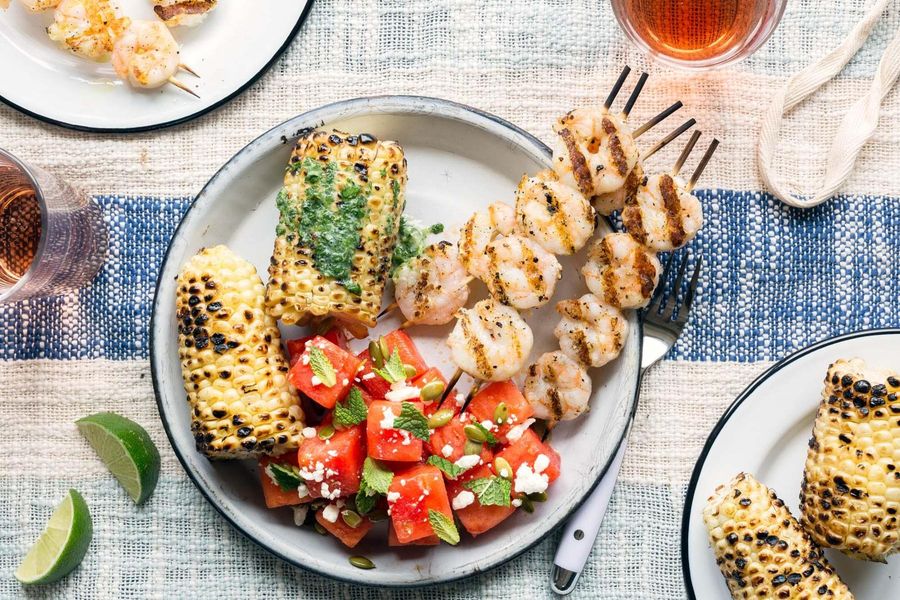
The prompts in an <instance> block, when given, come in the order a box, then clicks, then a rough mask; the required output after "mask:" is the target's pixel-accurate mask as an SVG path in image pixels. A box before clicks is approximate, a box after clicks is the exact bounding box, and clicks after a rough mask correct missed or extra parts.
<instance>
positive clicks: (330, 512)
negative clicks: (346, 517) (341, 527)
mask: <svg viewBox="0 0 900 600" xmlns="http://www.w3.org/2000/svg"><path fill="white" fill-rule="evenodd" d="M340 513H341V511H340V510H339V509H338V506H337V504H329V505H328V506H326V507H325V508H323V509H322V518H323V519H325V520H326V521H328V522H329V523H335V522H337V518H338V515H339V514H340Z"/></svg>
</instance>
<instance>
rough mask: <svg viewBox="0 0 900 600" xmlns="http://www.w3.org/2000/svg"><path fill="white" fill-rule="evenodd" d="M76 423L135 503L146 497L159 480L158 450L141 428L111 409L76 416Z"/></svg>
mask: <svg viewBox="0 0 900 600" xmlns="http://www.w3.org/2000/svg"><path fill="white" fill-rule="evenodd" d="M76 425H78V431H80V432H81V435H83V436H84V438H85V439H86V440H87V441H88V443H89V444H90V445H91V447H92V448H93V449H94V450H95V451H96V452H97V454H98V455H99V456H100V460H102V461H103V463H104V464H105V465H106V467H107V468H108V469H109V471H110V473H112V474H113V475H115V477H116V479H118V480H119V483H120V484H122V487H123V488H125V491H126V492H128V495H129V496H131V499H132V500H134V503H135V504H140V503H142V502H144V501H145V500H146V499H147V498H149V497H150V495H151V494H152V493H153V490H154V489H155V488H156V482H157V481H158V480H159V450H157V449H156V446H155V445H154V444H153V440H151V439H150V436H149V435H147V432H146V431H145V430H144V428H143V427H141V426H140V425H138V424H137V423H135V422H134V421H132V420H130V419H126V418H125V417H123V416H121V415H117V414H116V413H111V412H104V413H97V414H95V415H91V416H89V417H85V418H83V419H79V420H78V421H76Z"/></svg>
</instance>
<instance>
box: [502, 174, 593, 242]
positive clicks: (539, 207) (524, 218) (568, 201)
mask: <svg viewBox="0 0 900 600" xmlns="http://www.w3.org/2000/svg"><path fill="white" fill-rule="evenodd" d="M516 225H517V227H518V229H519V231H520V232H522V234H523V235H526V236H528V237H529V238H531V239H532V240H534V241H535V242H537V243H538V244H539V245H540V246H541V247H542V248H543V249H544V250H546V251H548V252H552V253H553V254H574V253H575V252H577V251H578V250H580V249H581V248H582V247H583V246H584V245H585V244H586V243H587V241H588V240H589V239H590V238H591V236H592V235H593V234H594V209H593V208H591V204H590V202H588V201H587V200H586V199H585V197H584V196H582V195H581V193H579V192H578V190H576V189H574V188H570V187H569V186H567V185H563V184H562V183H560V181H559V178H558V177H557V176H556V173H554V172H553V171H550V170H547V171H541V172H540V173H538V174H537V175H534V176H533V177H528V176H527V175H526V176H525V177H522V180H521V181H520V182H519V187H518V189H517V190H516Z"/></svg>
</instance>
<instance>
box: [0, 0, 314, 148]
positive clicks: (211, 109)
mask: <svg viewBox="0 0 900 600" xmlns="http://www.w3.org/2000/svg"><path fill="white" fill-rule="evenodd" d="M314 3H315V0H306V6H305V7H303V11H302V12H301V13H300V16H299V17H298V18H297V23H296V24H295V25H294V28H293V29H291V32H290V33H289V34H288V35H287V37H286V38H285V40H284V43H283V44H282V45H281V47H280V48H278V50H276V51H275V53H274V54H273V55H272V58H270V59H269V60H268V61H267V62H266V64H264V65H263V67H262V68H261V69H260V70H259V72H257V73H256V75H253V76H252V77H251V78H250V79H248V80H247V81H246V82H244V83H243V84H242V85H241V86H240V87H238V88H237V89H236V90H235V91H233V92H231V93H230V94H228V95H227V96H225V97H224V98H222V99H221V100H219V101H218V102H215V103H214V104H210V105H209V106H207V107H206V108H203V109H200V110H198V111H197V112H194V113H191V114H189V115H185V116H184V117H179V118H177V119H172V120H171V121H164V122H162V123H156V124H153V125H141V126H140V127H88V126H86V125H77V124H75V123H67V122H65V121H60V120H58V119H54V118H52V117H48V116H46V115H42V114H39V113H36V112H34V111H32V110H29V109H27V108H25V107H24V106H21V105H19V104H16V103H15V102H13V101H11V100H8V99H7V98H5V97H4V96H3V95H2V94H0V102H2V103H3V104H5V105H7V106H8V107H10V108H12V109H14V110H17V111H19V112H20V113H22V114H24V115H27V116H29V117H31V118H32V119H36V120H38V121H41V122H43V123H47V124H48V125H56V126H57V127H63V128H65V129H71V130H73V131H84V132H87V133H122V134H128V133H142V132H147V131H157V130H159V129H167V128H169V127H175V126H176V125H183V124H184V123H187V122H189V121H193V120H194V119H199V118H200V117H202V116H205V115H208V114H210V113H211V112H214V111H216V110H218V109H220V108H222V107H223V106H225V105H226V104H228V103H229V102H231V101H232V100H234V99H235V98H237V97H238V96H240V95H241V94H243V93H244V92H246V91H247V90H248V89H249V88H250V87H251V86H252V85H253V84H254V83H256V82H257V81H259V78H260V77H262V76H263V75H265V74H266V72H268V70H269V69H271V68H272V65H274V64H275V61H277V60H278V59H279V58H281V56H282V55H283V54H284V53H285V51H287V49H288V48H289V47H290V45H291V43H292V42H293V41H294V39H295V38H296V37H297V34H298V33H300V28H301V27H303V24H304V23H305V22H306V18H307V17H308V16H309V12H310V11H311V10H312V6H313V4H314Z"/></svg>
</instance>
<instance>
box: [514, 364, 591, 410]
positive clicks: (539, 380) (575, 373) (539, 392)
mask: <svg viewBox="0 0 900 600" xmlns="http://www.w3.org/2000/svg"><path fill="white" fill-rule="evenodd" d="M523 390H524V395H525V398H526V399H527V400H528V401H529V402H530V403H531V405H532V407H534V415H535V416H536V417H537V418H539V419H546V420H547V421H550V422H554V423H555V422H556V421H560V420H563V421H566V420H569V419H574V418H575V417H577V416H578V415H580V414H581V413H583V412H584V411H585V410H587V407H588V402H589V401H590V399H591V380H590V377H588V373H587V370H586V369H585V368H584V367H583V366H582V365H580V364H579V363H578V362H576V361H574V360H572V359H571V358H569V357H568V356H567V355H566V354H565V353H563V352H561V351H559V350H557V351H555V352H545V353H544V354H542V355H541V357H540V358H539V359H538V360H537V362H535V363H534V364H532V365H531V366H530V367H528V375H527V377H526V378H525V385H524V388H523Z"/></svg>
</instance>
